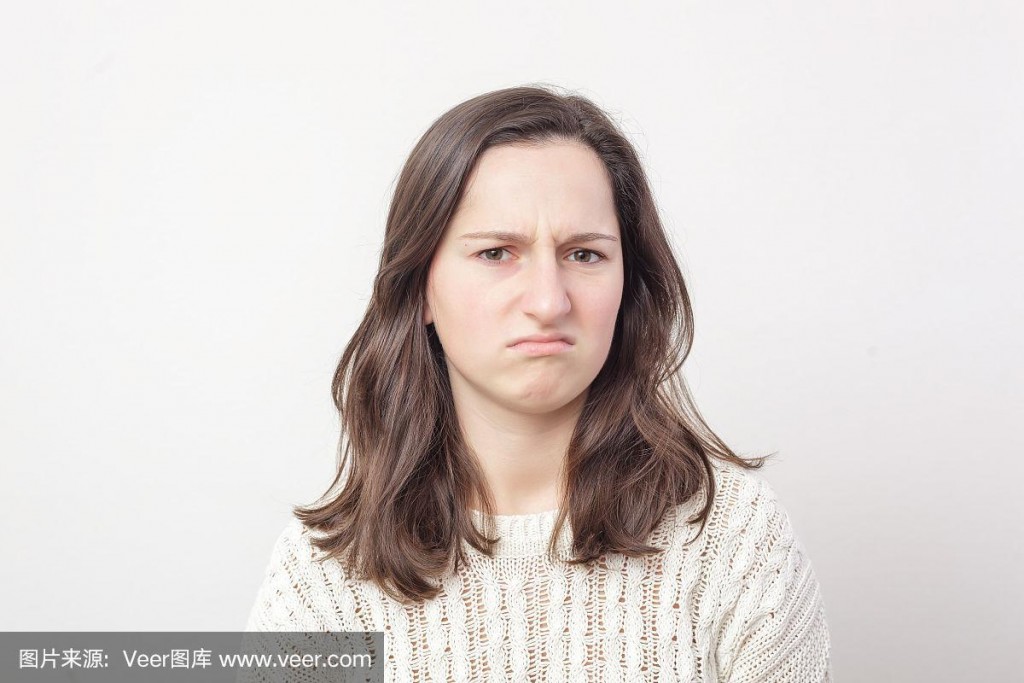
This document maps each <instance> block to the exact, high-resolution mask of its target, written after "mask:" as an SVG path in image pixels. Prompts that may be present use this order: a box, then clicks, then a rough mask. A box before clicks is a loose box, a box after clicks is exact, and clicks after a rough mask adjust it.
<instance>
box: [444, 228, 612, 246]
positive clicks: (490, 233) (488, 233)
mask: <svg viewBox="0 0 1024 683" xmlns="http://www.w3.org/2000/svg"><path fill="white" fill-rule="evenodd" d="M459 239H465V240H498V241H499V242H509V243H511V244H526V241H527V240H526V235H522V234H520V233H518V232H506V231H504V230H482V231H478V232H467V233H466V234H465V235H460V236H459ZM597 240H608V241H611V242H618V241H619V239H618V238H617V237H614V236H612V235H606V234H605V233H603V232H577V233H573V234H572V235H569V236H568V237H567V238H566V240H565V241H566V242H595V241H597Z"/></svg>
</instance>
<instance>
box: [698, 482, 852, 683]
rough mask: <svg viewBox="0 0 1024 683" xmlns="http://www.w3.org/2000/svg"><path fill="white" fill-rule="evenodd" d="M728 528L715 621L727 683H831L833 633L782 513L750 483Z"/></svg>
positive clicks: (761, 486)
mask: <svg viewBox="0 0 1024 683" xmlns="http://www.w3.org/2000/svg"><path fill="white" fill-rule="evenodd" d="M746 488H747V490H746V491H744V492H743V493H744V494H746V495H743V494H741V495H740V500H739V505H738V506H737V507H738V508H739V509H738V510H737V511H736V512H735V513H734V515H735V518H734V521H733V523H732V524H730V526H729V528H730V530H731V532H733V533H732V534H731V535H732V536H733V541H734V542H733V543H732V544H731V545H729V547H730V548H731V552H730V553H729V558H730V570H729V571H730V576H729V580H728V581H727V582H726V584H727V586H728V588H727V589H726V590H725V591H724V592H725V595H724V596H723V597H724V598H725V599H723V605H724V606H726V611H725V614H724V615H723V620H722V621H721V622H720V624H721V630H720V631H719V640H718V649H717V652H716V656H717V659H718V665H719V673H720V676H721V680H722V681H727V682H728V683H752V682H754V681H757V682H759V683H822V682H825V683H829V682H831V680H832V672H831V663H830V650H831V646H830V634H829V630H828V625H827V623H826V621H825V608H824V601H823V599H822V594H821V589H820V586H819V584H818V580H817V578H816V576H815V573H814V569H813V567H812V565H811V562H810V559H809V558H808V556H807V554H806V552H805V551H804V548H803V546H802V545H801V543H800V540H799V539H798V538H797V537H796V534H795V532H794V530H793V526H792V523H791V521H790V518H789V515H788V513H787V512H786V510H785V508H784V507H783V506H782V505H781V504H780V503H779V502H778V500H777V499H776V497H775V494H774V492H773V491H772V489H771V487H770V486H769V485H768V484H767V483H766V482H764V481H763V480H760V479H757V478H751V479H749V480H748V484H747V487H746Z"/></svg>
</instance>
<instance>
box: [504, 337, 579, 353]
mask: <svg viewBox="0 0 1024 683" xmlns="http://www.w3.org/2000/svg"><path fill="white" fill-rule="evenodd" d="M572 346H573V345H572V344H570V343H569V342H567V341H566V340H565V339H556V340H553V341H521V342H519V343H517V344H513V345H512V346H510V347H509V348H510V349H512V350H513V351H516V352H519V353H522V354H524V355H527V356H552V355H555V354H559V353H565V352H566V351H568V350H569V349H571V348H572Z"/></svg>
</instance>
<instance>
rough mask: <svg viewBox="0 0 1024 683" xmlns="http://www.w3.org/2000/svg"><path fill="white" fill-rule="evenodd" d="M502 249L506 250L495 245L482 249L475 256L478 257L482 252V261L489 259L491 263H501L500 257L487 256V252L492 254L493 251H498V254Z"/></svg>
mask: <svg viewBox="0 0 1024 683" xmlns="http://www.w3.org/2000/svg"><path fill="white" fill-rule="evenodd" d="M503 251H507V250H506V249H505V247H495V248H494V249H484V250H483V251H480V252H477V256H478V257H479V256H480V255H481V254H484V259H483V260H484V261H489V262H491V263H501V259H500V258H499V259H493V258H487V254H494V253H499V254H500V253H501V252H503Z"/></svg>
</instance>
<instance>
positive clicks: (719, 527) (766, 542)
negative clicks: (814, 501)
mask: <svg viewBox="0 0 1024 683" xmlns="http://www.w3.org/2000/svg"><path fill="white" fill-rule="evenodd" d="M710 462H711V470H712V473H713V476H714V499H713V500H712V503H711V506H710V509H709V511H708V515H707V519H706V521H705V525H704V531H703V533H704V539H703V541H702V543H701V545H702V546H705V547H706V548H707V551H708V555H709V556H718V557H719V558H721V559H726V560H729V559H731V560H733V561H735V560H738V561H739V562H738V565H739V566H743V565H746V564H747V563H748V562H749V560H750V559H752V558H751V556H752V555H761V556H762V557H763V556H764V554H765V553H768V552H770V551H771V550H773V549H779V550H781V549H782V548H784V547H790V546H792V545H793V544H796V543H797V539H796V535H795V533H794V531H793V527H792V523H791V521H790V518H789V514H788V512H787V510H786V508H785V507H784V506H783V504H782V503H781V502H780V500H779V497H778V495H777V494H776V491H775V489H774V488H773V487H772V485H771V484H769V483H768V481H767V480H766V479H765V478H764V476H763V475H762V474H761V473H760V470H750V469H747V468H745V467H742V466H741V465H737V464H735V463H732V462H729V461H724V460H718V459H717V458H712V459H711V461H710ZM706 500H707V490H706V489H702V490H701V491H700V492H699V493H698V494H697V495H695V496H693V497H692V498H691V499H690V500H689V501H687V502H686V503H684V504H683V505H681V506H679V511H678V513H677V517H676V519H677V524H679V525H681V526H684V527H687V528H691V529H697V528H699V527H700V523H699V522H697V521H694V520H695V518H696V514H697V513H698V512H699V511H700V510H701V509H702V508H703V506H704V504H705V501H706ZM693 533H694V532H693V531H689V532H687V537H689V536H692V535H693Z"/></svg>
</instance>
